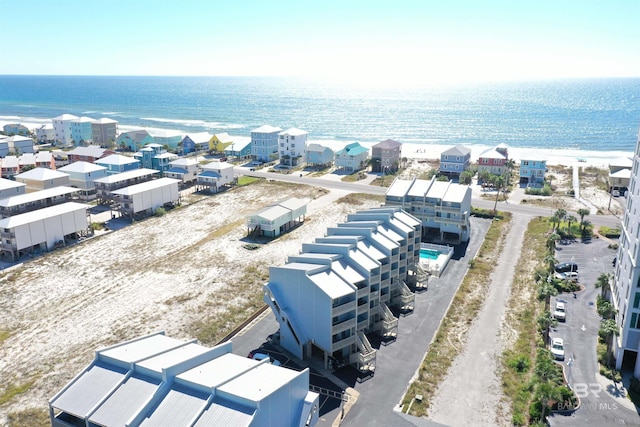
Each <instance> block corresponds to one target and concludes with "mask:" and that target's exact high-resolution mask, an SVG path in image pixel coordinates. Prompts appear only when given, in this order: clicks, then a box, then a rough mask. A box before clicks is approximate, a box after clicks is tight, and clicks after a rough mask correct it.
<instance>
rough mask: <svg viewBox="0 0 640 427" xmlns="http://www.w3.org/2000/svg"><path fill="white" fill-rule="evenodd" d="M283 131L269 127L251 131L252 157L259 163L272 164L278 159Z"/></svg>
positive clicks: (265, 126)
mask: <svg viewBox="0 0 640 427" xmlns="http://www.w3.org/2000/svg"><path fill="white" fill-rule="evenodd" d="M280 132H282V129H280V128H279V127H273V126H269V125H264V126H260V127H259V128H257V129H254V130H252V131H251V155H252V156H253V158H254V159H255V160H257V161H259V162H265V163H266V162H272V161H274V160H276V159H277V158H278V139H279V134H280Z"/></svg>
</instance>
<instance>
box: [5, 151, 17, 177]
mask: <svg viewBox="0 0 640 427" xmlns="http://www.w3.org/2000/svg"><path fill="white" fill-rule="evenodd" d="M19 173H20V161H19V160H18V157H17V156H6V157H5V158H3V159H2V178H7V179H11V178H13V177H14V176H15V175H17V174H19Z"/></svg>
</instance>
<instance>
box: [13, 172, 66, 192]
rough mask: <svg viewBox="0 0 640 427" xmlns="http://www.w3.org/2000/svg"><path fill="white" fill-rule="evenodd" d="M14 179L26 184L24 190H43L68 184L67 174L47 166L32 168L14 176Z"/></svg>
mask: <svg viewBox="0 0 640 427" xmlns="http://www.w3.org/2000/svg"><path fill="white" fill-rule="evenodd" d="M14 178H15V180H16V181H18V182H22V183H23V184H25V185H26V186H27V188H26V191H27V193H30V192H32V191H39V190H45V189H47V188H52V187H59V186H69V185H70V181H69V175H67V174H66V173H64V172H58V171H54V170H51V169H47V168H34V169H31V170H28V171H26V172H22V173H19V174H17V175H15V176H14Z"/></svg>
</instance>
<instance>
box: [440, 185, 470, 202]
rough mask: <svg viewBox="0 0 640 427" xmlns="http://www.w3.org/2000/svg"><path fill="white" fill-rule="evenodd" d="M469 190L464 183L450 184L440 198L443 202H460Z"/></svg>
mask: <svg viewBox="0 0 640 427" xmlns="http://www.w3.org/2000/svg"><path fill="white" fill-rule="evenodd" d="M469 191H471V189H470V188H469V187H467V186H466V185H458V184H453V183H452V184H451V185H450V186H449V188H448V189H447V193H446V194H445V195H444V197H443V198H442V201H443V202H452V203H462V202H463V201H464V198H465V196H466V195H467V193H468V192H469Z"/></svg>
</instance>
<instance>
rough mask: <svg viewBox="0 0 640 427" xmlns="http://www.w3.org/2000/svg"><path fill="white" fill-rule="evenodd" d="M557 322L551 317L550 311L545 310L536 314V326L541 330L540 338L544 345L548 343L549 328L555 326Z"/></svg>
mask: <svg viewBox="0 0 640 427" xmlns="http://www.w3.org/2000/svg"><path fill="white" fill-rule="evenodd" d="M557 324H558V321H557V320H556V319H555V318H554V317H553V315H552V314H551V312H550V311H545V312H544V313H542V314H541V315H540V316H538V326H539V327H540V331H541V332H542V339H543V340H544V344H545V345H547V344H549V329H550V328H552V327H555V326H556V325H557Z"/></svg>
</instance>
